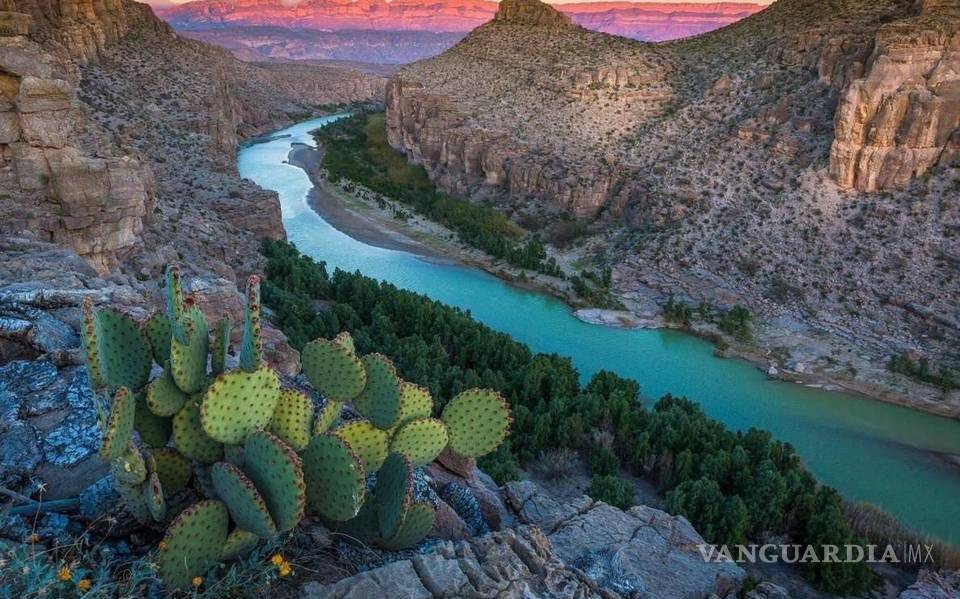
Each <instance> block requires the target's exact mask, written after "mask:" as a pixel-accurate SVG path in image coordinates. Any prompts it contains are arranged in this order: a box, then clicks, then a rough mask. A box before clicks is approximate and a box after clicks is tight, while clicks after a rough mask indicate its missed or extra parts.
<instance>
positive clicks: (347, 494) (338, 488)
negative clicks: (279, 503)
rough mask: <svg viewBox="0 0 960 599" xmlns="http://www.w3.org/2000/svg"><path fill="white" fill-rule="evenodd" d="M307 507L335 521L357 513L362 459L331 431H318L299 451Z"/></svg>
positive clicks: (362, 482) (361, 488)
mask: <svg viewBox="0 0 960 599" xmlns="http://www.w3.org/2000/svg"><path fill="white" fill-rule="evenodd" d="M302 458H303V479H304V482H305V483H306V485H307V503H308V505H309V506H310V509H311V510H313V511H315V512H317V513H319V514H320V515H322V516H324V517H325V518H329V519H330V520H336V521H339V522H342V521H346V520H349V519H351V518H353V517H354V516H356V515H357V512H358V511H359V510H360V506H361V505H362V504H363V499H364V496H365V493H366V484H365V474H364V470H363V462H361V461H360V458H359V457H358V456H357V454H356V453H354V452H353V450H352V449H350V446H349V445H347V444H346V443H344V442H343V441H342V440H340V438H338V437H336V436H334V435H319V436H316V437H314V438H313V439H311V440H310V444H309V445H308V446H307V449H306V450H305V451H304V452H303V456H302Z"/></svg>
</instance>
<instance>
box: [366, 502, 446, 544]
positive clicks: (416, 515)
mask: <svg viewBox="0 0 960 599" xmlns="http://www.w3.org/2000/svg"><path fill="white" fill-rule="evenodd" d="M436 513H437V511H436V510H435V509H434V508H433V506H432V505H430V504H429V503H427V502H420V501H418V502H414V503H412V504H411V505H410V507H409V508H408V509H407V512H406V514H405V515H404V518H403V522H401V523H400V527H399V528H398V529H397V532H396V533H395V534H394V535H393V536H392V537H389V538H386V539H379V540H377V541H376V543H377V545H379V546H380V547H381V548H383V549H386V550H387V551H399V550H401V549H405V548H407V547H411V546H413V545H416V544H417V543H419V542H420V541H422V540H423V539H424V538H425V537H426V536H427V535H428V534H430V531H431V530H432V529H433V521H434V519H435V518H436Z"/></svg>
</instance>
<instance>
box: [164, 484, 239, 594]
mask: <svg viewBox="0 0 960 599" xmlns="http://www.w3.org/2000/svg"><path fill="white" fill-rule="evenodd" d="M228 523H229V517H228V516H227V507H226V506H225V505H224V504H223V502H220V501H216V500H206V501H201V502H200V503H197V504H194V505H192V506H190V507H188V508H187V509H185V510H183V511H182V512H180V515H179V516H177V518H176V519H175V520H174V521H173V523H172V524H170V527H169V528H168V529H167V533H166V535H165V536H164V537H163V542H162V543H161V545H160V546H161V549H160V551H159V556H158V565H159V569H160V576H161V577H162V578H163V582H164V583H165V584H166V586H167V588H168V589H170V590H174V589H185V588H188V587H189V586H190V582H191V581H192V580H193V578H194V577H196V576H203V575H204V574H205V573H206V571H207V570H209V569H210V568H211V567H213V566H214V565H215V564H216V563H217V562H218V561H219V559H220V554H221V553H222V552H223V546H224V545H225V544H226V541H227V525H228Z"/></svg>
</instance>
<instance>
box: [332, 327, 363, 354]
mask: <svg viewBox="0 0 960 599" xmlns="http://www.w3.org/2000/svg"><path fill="white" fill-rule="evenodd" d="M333 342H334V343H336V344H337V345H339V346H340V347H342V348H343V349H345V350H347V351H348V352H350V354H351V355H354V356H355V355H357V346H355V345H354V344H353V335H351V334H350V331H340V332H339V333H337V336H336V337H334V338H333Z"/></svg>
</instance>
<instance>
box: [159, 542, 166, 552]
mask: <svg viewBox="0 0 960 599" xmlns="http://www.w3.org/2000/svg"><path fill="white" fill-rule="evenodd" d="M157 547H159V548H160V551H163V550H164V549H166V548H167V542H166V541H160V543H159V544H158V545H157Z"/></svg>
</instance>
